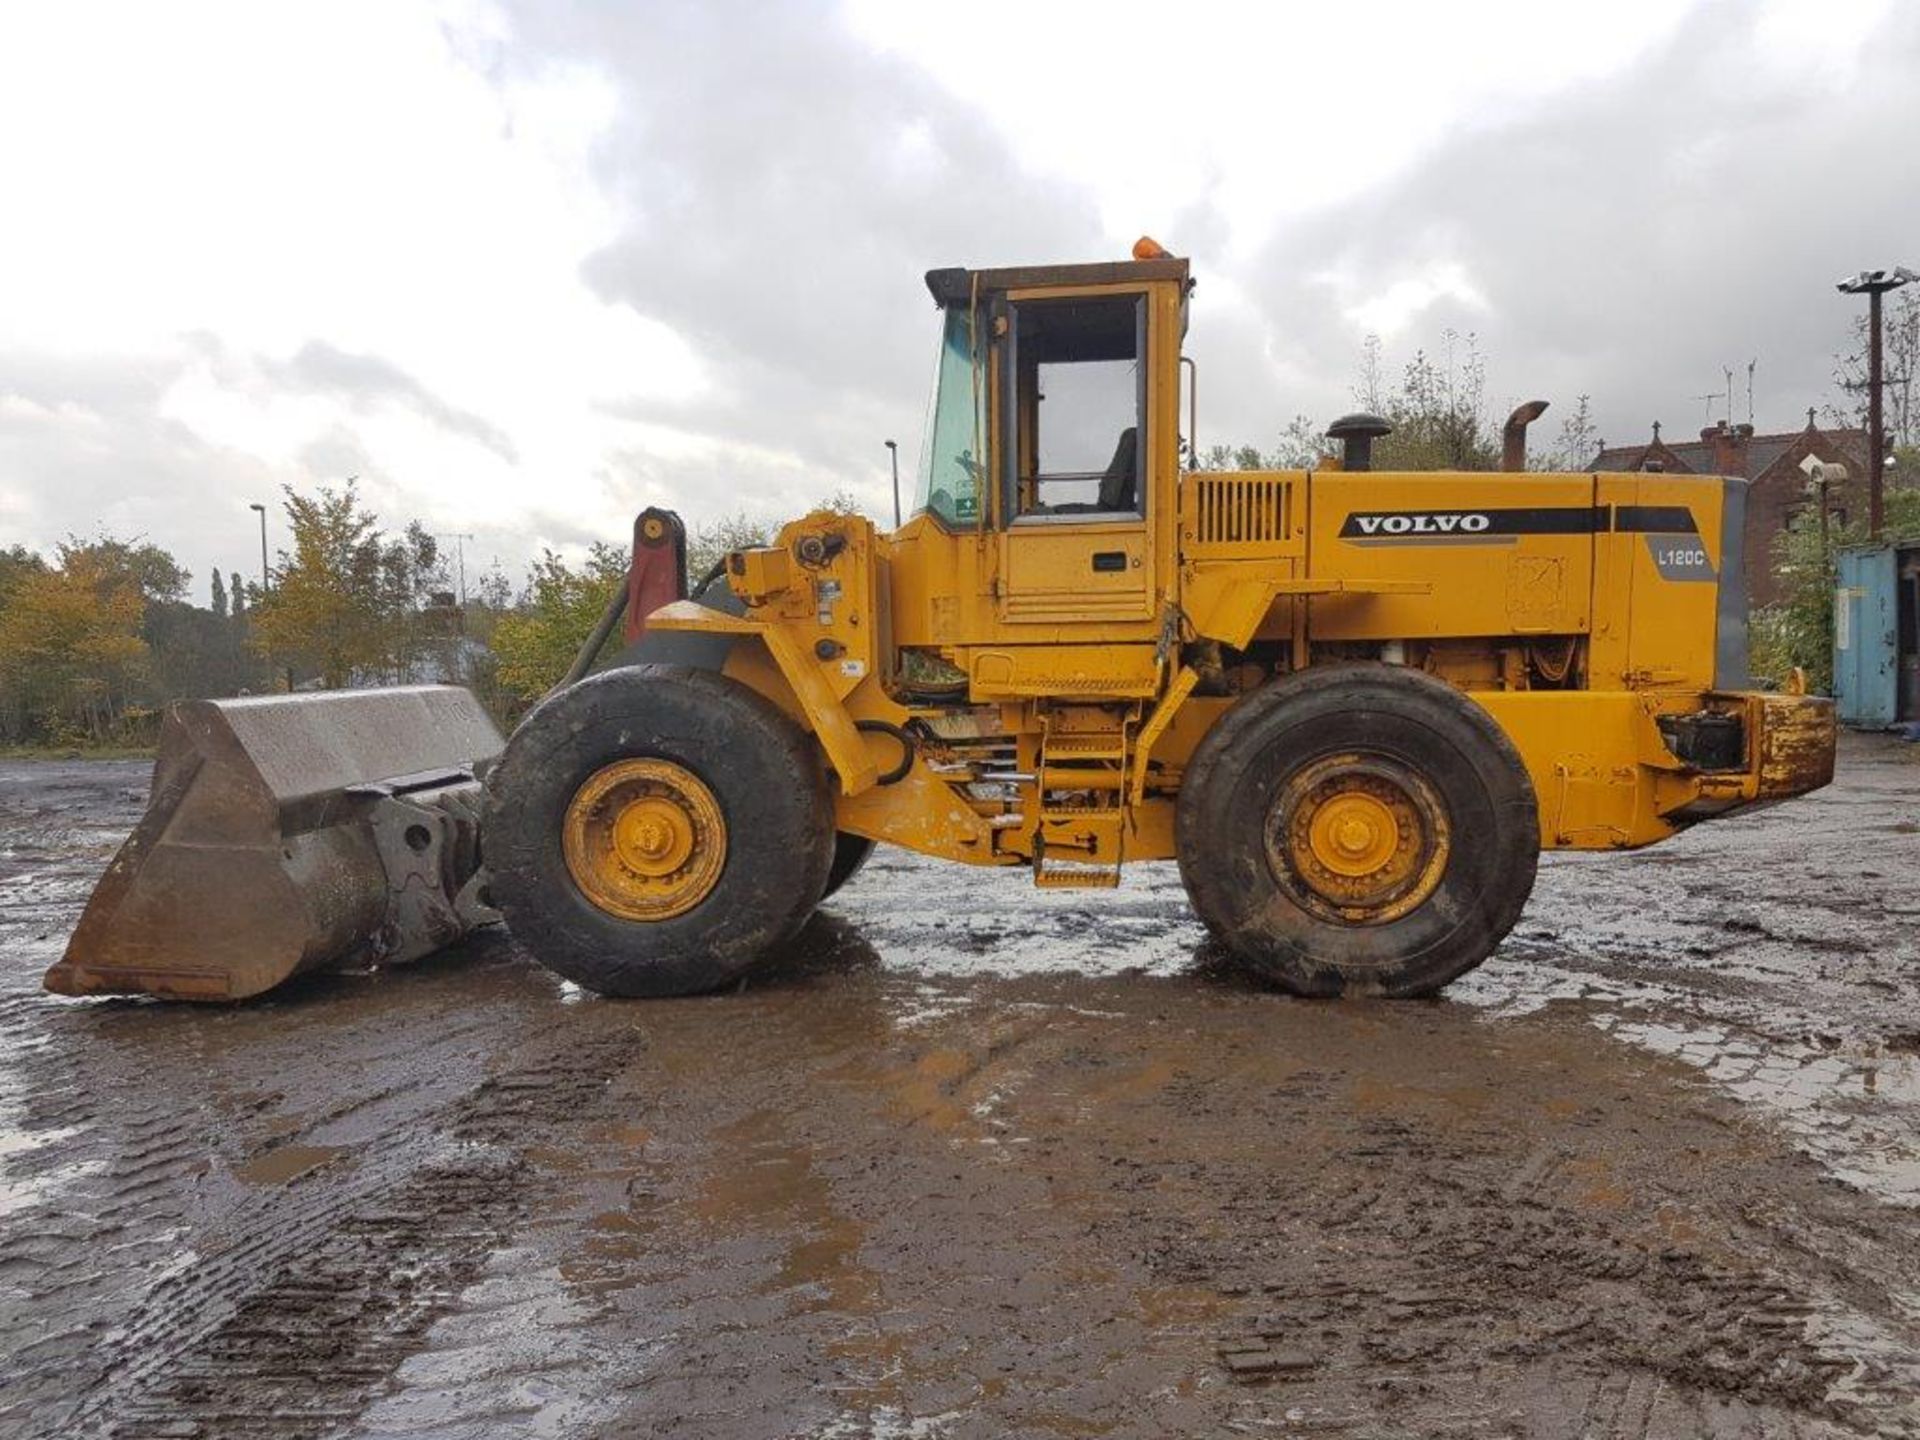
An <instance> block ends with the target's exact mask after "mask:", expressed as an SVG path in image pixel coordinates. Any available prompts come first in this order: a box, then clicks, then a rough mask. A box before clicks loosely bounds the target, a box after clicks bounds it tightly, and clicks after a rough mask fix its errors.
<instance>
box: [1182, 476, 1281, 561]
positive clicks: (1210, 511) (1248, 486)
mask: <svg viewBox="0 0 1920 1440" xmlns="http://www.w3.org/2000/svg"><path fill="white" fill-rule="evenodd" d="M1187 487H1188V492H1187V493H1188V504H1189V506H1190V507H1191V508H1190V510H1189V514H1190V516H1191V528H1190V531H1189V533H1190V535H1191V537H1192V543H1193V544H1196V545H1235V546H1238V545H1262V546H1272V545H1278V544H1284V543H1285V542H1286V541H1287V540H1288V539H1289V538H1291V512H1292V500H1293V496H1292V493H1291V492H1292V490H1293V480H1292V478H1291V477H1289V476H1285V475H1204V474H1200V475H1189V476H1188V477H1187Z"/></svg>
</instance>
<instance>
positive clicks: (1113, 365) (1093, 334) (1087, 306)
mask: <svg viewBox="0 0 1920 1440" xmlns="http://www.w3.org/2000/svg"><path fill="white" fill-rule="evenodd" d="M1009 309H1010V316H1009V321H1010V323H1009V326H1008V333H1009V334H1010V335H1011V336H1012V344H1011V345H1010V346H1009V347H1008V361H1007V368H1006V370H1005V371H1003V374H1006V375H1008V377H1009V378H1008V383H1007V387H1006V388H1007V390H1008V392H1009V393H1010V394H1011V395H1012V397H1013V402H1014V403H1013V404H1012V405H1011V406H1009V407H1008V413H1007V416H1006V430H1005V432H1004V434H1005V438H1006V443H1005V448H1004V450H1003V454H1004V456H1005V463H1004V465H1003V467H1002V468H1003V474H1002V484H1003V485H1004V487H1005V494H1006V513H1007V514H1008V515H1010V516H1012V517H1013V519H1014V521H1015V523H1019V522H1021V521H1044V520H1050V519H1053V518H1055V517H1060V516H1082V517H1084V516H1109V517H1137V516H1139V515H1140V514H1142V513H1143V510H1142V498H1143V496H1144V494H1145V487H1144V485H1143V484H1142V472H1143V468H1144V462H1145V454H1146V446H1145V435H1146V385H1145V375H1146V367H1145V366H1144V365H1143V364H1142V363H1141V362H1142V360H1143V359H1144V357H1145V354H1146V304H1145V301H1144V298H1143V297H1141V296H1137V295H1118V296H1103V297H1100V298H1097V299H1070V300H1037V301H1024V302H1021V303H1019V304H1016V305H1013V306H1010V307H1009Z"/></svg>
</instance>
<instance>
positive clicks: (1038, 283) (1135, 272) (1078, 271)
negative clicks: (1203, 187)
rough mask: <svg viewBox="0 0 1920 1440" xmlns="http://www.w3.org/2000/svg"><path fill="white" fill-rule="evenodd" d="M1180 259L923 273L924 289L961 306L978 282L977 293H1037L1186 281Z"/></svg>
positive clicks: (939, 300)
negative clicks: (1131, 282)
mask: <svg viewBox="0 0 1920 1440" xmlns="http://www.w3.org/2000/svg"><path fill="white" fill-rule="evenodd" d="M1187 275H1188V272H1187V261H1186V258H1185V257H1184V256H1169V257H1167V258H1166V259H1164V260H1120V261H1113V262H1109V263H1104V264H1094V265H1019V266H1014V267H1013V268H1011V269H1004V270H968V269H966V268H964V267H961V266H954V267H952V268H950V269H945V270H929V271H928V272H927V289H928V291H929V292H930V293H931V294H932V295H933V299H934V303H935V304H937V305H943V306H944V305H964V304H965V303H966V302H967V298H968V297H969V296H970V295H972V294H973V292H974V287H975V283H976V282H978V286H979V290H980V293H982V294H986V293H988V292H990V291H995V290H1037V289H1040V288H1042V287H1043V286H1054V285H1124V284H1126V283H1127V282H1128V281H1129V280H1181V281H1185V280H1186V279H1187Z"/></svg>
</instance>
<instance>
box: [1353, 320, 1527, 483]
mask: <svg viewBox="0 0 1920 1440" xmlns="http://www.w3.org/2000/svg"><path fill="white" fill-rule="evenodd" d="M1486 388H1487V362H1486V358H1485V357H1484V356H1483V355H1482V354H1481V353H1480V343H1479V340H1478V339H1477V338H1476V337H1475V336H1474V335H1472V334H1471V333H1469V334H1466V335H1462V334H1460V333H1459V332H1457V331H1454V330H1447V331H1444V332H1442V335H1441V348H1440V352H1439V354H1438V355H1429V354H1428V353H1427V352H1426V351H1425V350H1416V351H1415V352H1414V354H1413V358H1412V359H1411V360H1409V361H1408V362H1407V364H1406V368H1405V369H1404V370H1402V371H1401V374H1400V381H1399V384H1397V385H1395V386H1393V387H1392V388H1390V389H1389V388H1387V387H1386V386H1384V385H1383V384H1382V382H1381V364H1380V337H1379V336H1377V335H1370V336H1368V337H1367V341H1366V347H1365V350H1364V352H1363V356H1362V360H1361V369H1360V383H1359V384H1358V385H1356V386H1355V388H1354V395H1355V398H1356V399H1357V400H1359V402H1360V404H1361V405H1362V407H1363V408H1365V409H1367V410H1371V411H1373V412H1374V413H1375V414H1377V415H1381V416H1384V417H1385V418H1386V419H1387V420H1388V421H1390V422H1391V423H1392V425H1393V433H1392V434H1390V435H1386V436H1383V437H1382V438H1381V439H1379V440H1377V441H1376V442H1374V447H1373V463H1374V468H1376V469H1379V470H1492V469H1495V468H1497V467H1498V465H1499V463H1500V443H1499V435H1498V431H1497V429H1496V428H1495V427H1494V425H1493V424H1492V422H1491V420H1490V419H1489V418H1488V415H1487V411H1486Z"/></svg>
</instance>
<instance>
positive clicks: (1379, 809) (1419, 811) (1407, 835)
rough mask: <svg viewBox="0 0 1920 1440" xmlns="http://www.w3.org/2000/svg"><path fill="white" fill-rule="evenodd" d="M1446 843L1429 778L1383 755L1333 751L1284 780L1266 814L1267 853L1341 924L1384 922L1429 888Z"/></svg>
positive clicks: (1304, 899)
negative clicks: (1345, 753)
mask: <svg viewBox="0 0 1920 1440" xmlns="http://www.w3.org/2000/svg"><path fill="white" fill-rule="evenodd" d="M1450 846H1451V840H1450V837H1449V834H1448V828H1447V821H1446V811H1445V808H1444V806H1443V805H1442V803H1441V801H1440V797H1439V795H1438V794H1437V792H1436V791H1435V790H1434V788H1433V786H1432V785H1431V784H1429V783H1428V781H1427V780H1426V779H1425V778H1424V777H1423V776H1421V775H1420V774H1418V773H1417V772H1416V771H1414V770H1413V769H1412V768H1411V767H1409V766H1407V765H1405V764H1404V763H1402V762H1401V761H1399V760H1397V759H1394V758H1392V757H1389V756H1372V755H1360V754H1347V755H1335V756H1330V757H1328V758H1326V759H1323V760H1319V761H1316V762H1314V763H1313V764H1310V765H1308V766H1306V767H1305V768H1304V769H1302V770H1300V771H1299V772H1297V773H1296V774H1294V775H1293V776H1292V777H1290V778H1289V780H1288V781H1287V783H1286V785H1285V786H1283V787H1282V790H1281V793H1280V795H1279V796H1278V798H1277V799H1276V800H1275V802H1274V805H1273V808H1272V810H1271V812H1270V814H1269V819H1268V826H1267V862H1268V864H1269V866H1270V867H1271V868H1272V870H1273V873H1274V877H1275V878H1276V879H1277V880H1278V881H1279V882H1280V884H1281V885H1282V887H1283V888H1285V889H1286V890H1287V892H1288V893H1289V894H1290V895H1292V896H1293V898H1294V899H1295V900H1297V901H1299V902H1300V903H1301V904H1302V905H1304V906H1305V907H1306V908H1307V909H1309V910H1311V911H1313V912H1314V913H1316V914H1319V915H1322V916H1324V917H1326V918H1329V919H1334V920H1339V921H1341V922H1343V923H1346V924H1367V925H1377V924H1384V923H1385V922H1387V921H1389V920H1395V919H1398V918H1399V917H1400V916H1402V915H1405V914H1407V913H1408V912H1410V911H1411V910H1413V909H1414V908H1416V907H1417V906H1418V905H1419V904H1420V903H1421V902H1422V901H1424V900H1425V899H1426V898H1427V897H1428V896H1429V895H1431V894H1432V893H1433V891H1434V889H1435V887H1436V886H1438V884H1439V883H1440V877H1441V875H1442V873H1443V872H1444V871H1445V869H1446V860H1447V855H1448V853H1449V850H1450Z"/></svg>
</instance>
